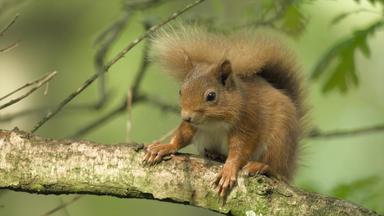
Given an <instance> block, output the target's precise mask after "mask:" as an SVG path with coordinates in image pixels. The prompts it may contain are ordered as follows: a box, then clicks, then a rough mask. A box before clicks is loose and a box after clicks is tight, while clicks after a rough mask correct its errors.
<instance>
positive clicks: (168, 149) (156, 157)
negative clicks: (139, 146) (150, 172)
mask: <svg viewBox="0 0 384 216" xmlns="http://www.w3.org/2000/svg"><path fill="white" fill-rule="evenodd" d="M176 151H177V148H176V147H175V145H173V144H161V143H154V144H151V145H149V146H148V147H147V148H146V150H145V155H144V159H143V163H144V164H149V165H153V164H156V163H158V162H160V161H161V159H162V158H163V157H164V156H166V155H169V154H172V153H175V152H176Z"/></svg>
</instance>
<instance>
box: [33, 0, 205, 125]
mask: <svg viewBox="0 0 384 216" xmlns="http://www.w3.org/2000/svg"><path fill="white" fill-rule="evenodd" d="M203 1H205V0H197V1H195V2H194V3H192V4H189V5H187V6H186V7H185V8H183V9H182V10H180V11H178V12H175V13H173V14H172V15H171V16H170V17H169V18H167V19H166V20H164V21H163V22H161V23H159V24H157V25H155V26H152V27H151V28H150V29H149V30H148V31H146V32H144V33H143V34H142V35H141V36H139V37H138V38H137V39H135V40H134V41H132V42H131V43H130V44H128V46H127V47H125V48H124V49H123V50H122V51H120V52H119V53H118V54H117V55H116V56H115V57H114V58H113V59H112V60H111V61H110V62H109V63H108V64H107V65H106V66H105V68H104V71H103V72H102V73H95V74H94V75H93V76H91V77H90V78H89V79H88V80H86V81H85V82H84V83H83V85H82V86H80V87H79V88H78V89H77V90H76V91H74V92H72V93H71V94H70V95H69V96H68V97H67V98H65V99H64V100H63V101H62V102H61V103H60V104H59V105H58V106H57V107H56V109H54V110H53V111H52V112H49V113H48V114H47V115H46V116H45V117H44V118H42V119H41V120H40V121H39V122H38V123H37V124H36V125H35V126H34V127H33V128H32V130H31V132H35V131H36V130H38V129H39V128H40V127H41V126H42V125H43V124H44V123H45V122H47V121H48V120H49V119H51V118H52V117H53V116H55V115H56V114H57V113H58V112H60V111H61V110H62V109H63V108H64V107H65V106H66V105H67V104H68V103H69V102H70V101H72V100H73V99H74V98H75V97H76V96H77V95H79V94H80V93H81V92H82V91H83V90H84V89H86V88H87V87H88V86H89V85H91V84H92V83H93V82H94V81H95V80H96V79H97V78H99V76H100V75H102V74H105V73H107V72H108V71H109V69H110V68H111V67H112V66H113V65H114V64H115V63H116V62H118V61H119V60H121V59H122V58H123V57H124V56H125V54H126V53H127V52H128V51H130V50H131V49H132V48H133V47H135V46H136V45H137V44H138V43H140V42H141V41H142V40H144V39H145V38H147V37H148V36H149V35H151V34H152V33H153V32H155V31H156V30H158V29H159V28H161V27H163V26H164V25H166V24H167V23H168V22H170V21H172V20H174V19H176V18H177V17H178V16H180V15H181V14H183V13H185V12H186V11H188V10H189V9H191V8H193V7H194V6H196V5H198V4H200V3H202V2H203Z"/></svg>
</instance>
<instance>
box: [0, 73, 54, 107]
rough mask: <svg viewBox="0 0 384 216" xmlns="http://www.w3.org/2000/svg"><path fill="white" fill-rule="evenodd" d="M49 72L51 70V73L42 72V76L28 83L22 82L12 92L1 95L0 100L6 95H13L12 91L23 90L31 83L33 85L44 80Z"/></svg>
mask: <svg viewBox="0 0 384 216" xmlns="http://www.w3.org/2000/svg"><path fill="white" fill-rule="evenodd" d="M50 74H52V72H51V73H47V74H44V75H43V76H41V77H40V78H38V79H37V80H34V81H32V82H29V83H26V84H24V85H23V86H21V87H19V88H17V89H15V90H13V91H12V92H10V93H8V94H6V95H4V96H3V97H1V98H0V101H1V100H3V99H5V98H7V97H9V96H11V95H13V94H14V93H16V92H18V91H20V90H23V89H24V88H27V87H29V86H31V85H35V84H37V83H39V82H41V81H42V80H44V79H45V78H46V77H48V76H49V75H50Z"/></svg>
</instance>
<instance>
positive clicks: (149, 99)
mask: <svg viewBox="0 0 384 216" xmlns="http://www.w3.org/2000/svg"><path fill="white" fill-rule="evenodd" d="M140 100H141V101H143V102H146V103H148V104H151V105H154V106H156V107H158V108H160V109H161V110H163V111H164V112H171V113H179V111H180V109H179V107H178V106H177V105H173V104H168V103H165V102H164V101H162V100H160V99H159V98H157V97H153V96H149V95H140Z"/></svg>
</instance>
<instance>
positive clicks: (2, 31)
mask: <svg viewBox="0 0 384 216" xmlns="http://www.w3.org/2000/svg"><path fill="white" fill-rule="evenodd" d="M17 18H19V14H16V16H15V17H14V18H13V19H12V20H11V22H9V23H8V25H7V26H5V28H3V29H2V30H1V31H0V37H2V36H4V34H5V32H6V31H8V30H9V29H10V28H11V26H12V25H13V24H15V22H16V20H17Z"/></svg>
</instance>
